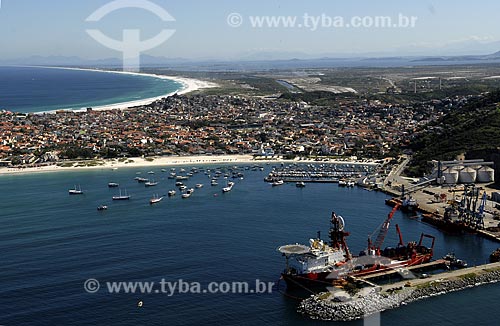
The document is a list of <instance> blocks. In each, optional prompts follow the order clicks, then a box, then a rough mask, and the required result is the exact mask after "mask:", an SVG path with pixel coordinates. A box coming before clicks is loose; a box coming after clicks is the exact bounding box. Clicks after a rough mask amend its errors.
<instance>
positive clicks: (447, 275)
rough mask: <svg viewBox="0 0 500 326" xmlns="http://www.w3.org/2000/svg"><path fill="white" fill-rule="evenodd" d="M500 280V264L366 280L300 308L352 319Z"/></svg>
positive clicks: (324, 316)
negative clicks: (376, 281) (386, 280)
mask: <svg viewBox="0 0 500 326" xmlns="http://www.w3.org/2000/svg"><path fill="white" fill-rule="evenodd" d="M498 281H500V263H492V264H485V265H480V266H476V267H470V268H464V269H459V270H454V271H447V272H443V273H439V274H434V275H431V276H430V277H427V278H412V279H409V278H408V279H406V280H403V281H400V282H396V283H391V284H384V285H381V286H378V285H375V286H373V285H374V284H373V285H370V283H371V282H369V281H363V282H362V283H363V284H365V285H368V286H367V287H364V288H362V289H359V292H357V293H355V294H354V293H352V292H351V293H350V294H348V293H347V292H346V291H341V290H339V291H337V292H336V291H330V292H328V293H321V294H318V295H313V296H311V297H310V298H308V299H306V300H304V301H302V303H301V304H300V306H299V308H298V311H299V312H300V313H302V314H303V315H306V316H308V317H310V318H311V319H314V320H324V321H350V320H356V319H362V318H365V317H366V316H369V315H371V314H375V313H379V312H381V311H385V310H388V309H394V308H398V307H400V306H404V305H407V304H408V303H411V302H415V301H418V300H422V299H425V298H428V297H432V296H436V295H443V294H447V293H449V292H454V291H460V290H465V289H468V288H471V287H475V286H480V285H483V284H490V283H495V282H498Z"/></svg>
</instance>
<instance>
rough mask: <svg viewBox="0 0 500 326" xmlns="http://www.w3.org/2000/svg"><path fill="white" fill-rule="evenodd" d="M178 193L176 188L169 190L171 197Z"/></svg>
mask: <svg viewBox="0 0 500 326" xmlns="http://www.w3.org/2000/svg"><path fill="white" fill-rule="evenodd" d="M176 194H177V191H175V190H170V191H169V192H168V196H169V197H173V196H175V195H176Z"/></svg>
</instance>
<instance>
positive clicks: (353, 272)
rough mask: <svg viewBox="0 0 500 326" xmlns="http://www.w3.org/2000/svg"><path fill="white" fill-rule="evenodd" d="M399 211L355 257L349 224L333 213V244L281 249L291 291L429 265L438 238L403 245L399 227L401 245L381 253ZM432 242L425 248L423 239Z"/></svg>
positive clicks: (311, 242) (317, 242) (312, 242)
mask: <svg viewBox="0 0 500 326" xmlns="http://www.w3.org/2000/svg"><path fill="white" fill-rule="evenodd" d="M398 208H399V205H397V206H396V207H394V209H393V210H392V211H391V213H390V214H389V216H388V217H387V219H386V220H385V222H384V223H383V225H382V227H381V228H380V229H379V230H378V235H377V238H376V240H375V241H374V242H372V241H371V239H370V238H369V239H368V247H367V248H366V249H365V250H364V251H362V252H361V253H360V255H359V256H357V257H355V256H353V255H352V254H351V252H350V250H349V247H348V246H347V243H346V237H347V236H349V233H348V232H345V231H344V228H345V221H344V219H343V218H342V217H341V216H340V215H337V214H335V213H334V212H333V213H332V216H331V220H330V223H331V226H330V232H329V235H330V242H329V243H326V242H324V241H323V240H321V239H320V236H319V235H318V238H316V239H311V240H309V246H305V245H300V244H293V245H285V246H281V247H279V248H278V251H279V252H281V253H282V254H283V256H285V258H286V268H285V270H284V271H283V273H282V274H281V276H282V278H283V279H284V280H285V282H286V283H287V287H289V288H294V287H297V286H299V287H315V286H316V287H317V286H321V287H325V286H331V285H332V284H334V283H335V282H336V281H338V280H343V279H345V278H346V277H349V276H365V275H370V274H374V273H378V272H381V271H384V270H388V269H400V268H404V267H408V266H415V265H420V264H424V263H427V262H429V261H430V260H431V259H432V256H433V252H434V241H435V238H434V237H433V236H431V235H427V234H423V233H422V234H421V236H420V241H419V242H418V244H417V242H415V241H413V242H409V243H408V244H406V245H405V244H404V243H403V238H402V235H401V232H400V229H399V226H397V225H396V230H397V232H398V235H399V244H398V246H397V247H396V248H386V249H384V250H381V249H380V246H381V245H382V244H383V241H384V239H385V236H386V235H387V232H388V230H389V226H390V221H391V219H392V217H393V215H394V213H395V211H396V210H397V209H398ZM424 238H430V239H432V245H431V246H430V247H425V246H424V245H423V239H424Z"/></svg>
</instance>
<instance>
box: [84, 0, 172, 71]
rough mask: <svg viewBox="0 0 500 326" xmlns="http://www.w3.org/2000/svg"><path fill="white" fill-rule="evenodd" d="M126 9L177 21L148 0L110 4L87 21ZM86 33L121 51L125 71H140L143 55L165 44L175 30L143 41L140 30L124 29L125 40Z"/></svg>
mask: <svg viewBox="0 0 500 326" xmlns="http://www.w3.org/2000/svg"><path fill="white" fill-rule="evenodd" d="M125 8H138V9H144V10H147V11H149V12H151V13H153V14H155V15H156V16H158V17H159V18H160V19H161V20H162V21H164V22H172V21H175V18H174V17H172V16H171V15H170V14H169V13H168V12H167V11H166V10H165V9H164V8H162V7H160V6H158V5H157V4H155V3H153V2H151V1H148V0H116V1H113V2H110V3H108V4H106V5H104V6H102V7H100V8H99V9H97V10H96V11H95V12H94V13H92V14H91V15H90V16H89V17H88V18H87V19H86V21H87V22H98V21H100V20H101V19H103V18H104V17H106V16H107V15H109V14H110V13H112V12H115V11H117V10H120V9H125ZM86 32H87V33H88V34H89V35H90V36H91V37H92V38H93V39H94V40H96V41H97V42H99V43H100V44H102V45H104V46H106V47H108V48H110V49H113V50H115V51H119V52H121V53H122V54H123V70H126V71H139V69H140V56H141V53H142V52H144V51H147V50H151V49H153V48H156V47H158V46H160V45H161V44H163V43H165V42H166V41H167V40H168V39H169V38H170V37H172V35H174V34H175V30H172V29H163V30H161V32H160V33H159V34H157V35H156V36H155V37H153V38H151V39H149V40H145V41H141V31H140V30H139V29H124V30H123V39H122V40H115V39H112V38H110V37H108V36H106V35H105V34H103V33H102V32H101V31H99V30H97V29H87V30H86Z"/></svg>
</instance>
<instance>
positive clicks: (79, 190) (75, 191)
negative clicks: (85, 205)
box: [68, 185, 83, 195]
mask: <svg viewBox="0 0 500 326" xmlns="http://www.w3.org/2000/svg"><path fill="white" fill-rule="evenodd" d="M68 192H69V194H70V195H83V190H82V188H81V187H80V185H78V188H77V187H76V185H75V189H70V190H69V191H68Z"/></svg>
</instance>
